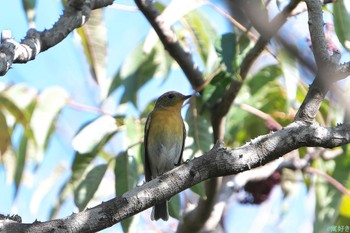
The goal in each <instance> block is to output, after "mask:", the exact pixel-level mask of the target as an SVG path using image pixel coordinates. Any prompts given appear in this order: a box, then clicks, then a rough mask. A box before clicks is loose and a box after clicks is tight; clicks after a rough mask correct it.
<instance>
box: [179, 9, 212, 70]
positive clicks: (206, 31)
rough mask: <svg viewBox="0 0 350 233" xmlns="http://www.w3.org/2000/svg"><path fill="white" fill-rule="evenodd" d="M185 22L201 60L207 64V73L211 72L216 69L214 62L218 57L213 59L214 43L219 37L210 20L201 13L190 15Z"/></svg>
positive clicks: (186, 16) (196, 12)
mask: <svg viewBox="0 0 350 233" xmlns="http://www.w3.org/2000/svg"><path fill="white" fill-rule="evenodd" d="M183 20H184V21H185V22H186V24H184V25H185V26H187V27H188V31H189V32H190V33H191V35H192V37H193V40H194V41H193V42H194V43H195V45H196V48H197V51H198V53H199V55H200V57H201V59H202V60H203V61H204V63H206V67H207V72H211V70H212V69H213V68H214V65H213V64H212V62H213V60H216V57H215V58H213V57H212V55H213V54H214V53H213V51H214V46H213V42H214V40H215V38H216V35H217V32H216V30H215V28H214V27H213V25H212V24H211V22H210V21H209V20H208V18H207V17H205V16H204V15H203V14H202V13H201V12H199V11H192V12H190V13H188V14H187V15H185V17H184V18H183ZM215 64H216V63H215Z"/></svg>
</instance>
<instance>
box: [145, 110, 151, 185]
mask: <svg viewBox="0 0 350 233" xmlns="http://www.w3.org/2000/svg"><path fill="white" fill-rule="evenodd" d="M151 117H152V113H150V114H149V115H148V117H147V121H146V125H145V135H144V140H143V144H144V148H145V150H144V156H145V157H144V172H145V178H146V182H148V181H150V180H152V173H151V169H150V167H149V159H148V156H149V155H148V150H147V144H148V143H147V139H148V132H149V126H150V123H151Z"/></svg>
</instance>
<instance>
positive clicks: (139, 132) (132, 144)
mask: <svg viewBox="0 0 350 233" xmlns="http://www.w3.org/2000/svg"><path fill="white" fill-rule="evenodd" d="M125 127H126V140H127V141H126V142H127V145H128V146H129V148H128V153H129V154H130V155H132V156H134V158H136V159H137V161H138V162H140V161H141V153H140V151H141V138H142V136H143V127H142V125H141V122H140V121H139V120H138V119H134V118H130V117H128V118H125Z"/></svg>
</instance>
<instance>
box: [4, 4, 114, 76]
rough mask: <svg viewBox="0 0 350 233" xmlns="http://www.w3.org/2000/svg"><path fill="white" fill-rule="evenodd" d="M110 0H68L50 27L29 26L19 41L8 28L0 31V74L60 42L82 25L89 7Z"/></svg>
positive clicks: (86, 18) (98, 6) (87, 14)
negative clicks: (41, 28) (40, 28)
mask: <svg viewBox="0 0 350 233" xmlns="http://www.w3.org/2000/svg"><path fill="white" fill-rule="evenodd" d="M112 3H113V0H102V1H101V0H71V1H69V2H68V5H67V7H66V8H65V10H64V13H63V15H62V16H61V17H60V18H59V20H58V21H57V22H56V23H55V24H54V25H53V27H52V28H51V29H49V30H44V31H42V32H39V31H37V30H35V29H33V28H32V29H29V30H28V32H27V35H26V36H25V38H24V39H23V40H22V41H21V42H20V43H18V42H17V41H15V40H14V39H13V38H12V35H11V32H10V31H8V30H7V31H3V32H2V34H1V45H0V75H1V76H3V75H5V74H6V73H7V71H8V70H9V69H10V67H11V66H12V64H13V63H26V62H28V61H30V60H34V59H35V57H36V56H37V55H38V54H39V53H41V52H43V51H45V50H47V49H49V48H51V47H53V46H55V45H56V44H58V43H60V42H61V41H62V40H63V39H64V38H66V37H67V36H68V34H69V33H71V32H72V31H73V30H74V29H75V28H78V27H80V26H82V25H83V24H84V23H85V22H86V21H87V20H88V18H89V16H90V12H91V10H93V9H97V8H102V7H106V6H108V5H110V4H112Z"/></svg>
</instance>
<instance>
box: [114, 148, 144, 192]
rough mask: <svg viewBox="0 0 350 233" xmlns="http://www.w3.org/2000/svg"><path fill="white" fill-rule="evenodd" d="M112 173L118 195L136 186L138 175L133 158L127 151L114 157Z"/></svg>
mask: <svg viewBox="0 0 350 233" xmlns="http://www.w3.org/2000/svg"><path fill="white" fill-rule="evenodd" d="M114 174H115V193H116V195H117V196H119V197H120V196H122V195H123V194H124V193H125V192H127V191H129V190H131V189H133V188H134V187H135V186H136V183H137V179H138V175H137V164H136V160H135V158H134V157H133V156H130V155H129V154H128V152H123V153H120V154H119V155H118V156H117V157H116V161H115V166H114Z"/></svg>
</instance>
